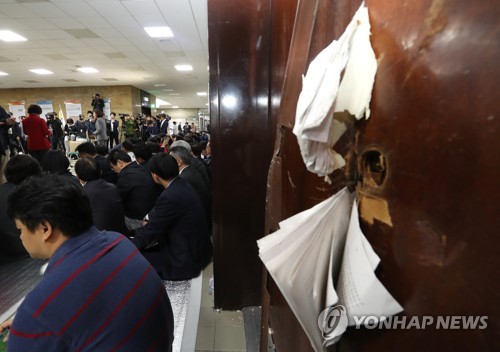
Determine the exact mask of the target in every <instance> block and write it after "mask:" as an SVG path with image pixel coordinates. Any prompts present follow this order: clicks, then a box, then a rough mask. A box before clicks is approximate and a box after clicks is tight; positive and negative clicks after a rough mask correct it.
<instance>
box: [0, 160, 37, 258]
mask: <svg viewBox="0 0 500 352" xmlns="http://www.w3.org/2000/svg"><path fill="white" fill-rule="evenodd" d="M41 173H42V170H41V169H40V164H39V163H38V161H36V159H35V158H33V157H31V156H30V155H24V154H19V155H16V156H14V157H13V158H11V159H10V160H9V161H8V162H7V165H6V167H5V178H6V179H7V183H5V184H3V185H0V243H1V244H2V245H1V246H0V264H3V263H7V262H10V261H14V260H15V259H18V258H19V257H22V256H27V252H26V250H25V249H24V247H23V244H22V243H21V240H20V239H19V234H20V232H19V230H18V229H17V227H16V224H15V222H14V220H12V219H11V218H10V217H9V216H8V215H7V198H8V196H9V194H11V193H12V192H14V190H15V189H16V186H17V185H19V184H20V183H21V182H23V181H24V180H25V179H27V178H28V177H29V176H34V175H40V174H41Z"/></svg>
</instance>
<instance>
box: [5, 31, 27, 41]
mask: <svg viewBox="0 0 500 352" xmlns="http://www.w3.org/2000/svg"><path fill="white" fill-rule="evenodd" d="M0 40H3V41H4V42H25V41H27V40H28V39H26V38H24V37H22V36H20V35H19V34H17V33H14V32H12V31H0Z"/></svg>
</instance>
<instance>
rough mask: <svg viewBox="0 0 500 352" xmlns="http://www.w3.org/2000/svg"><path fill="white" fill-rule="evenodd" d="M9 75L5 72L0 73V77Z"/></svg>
mask: <svg viewBox="0 0 500 352" xmlns="http://www.w3.org/2000/svg"><path fill="white" fill-rule="evenodd" d="M8 75H9V74H8V73H7V72H2V71H0V76H8Z"/></svg>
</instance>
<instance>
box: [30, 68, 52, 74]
mask: <svg viewBox="0 0 500 352" xmlns="http://www.w3.org/2000/svg"><path fill="white" fill-rule="evenodd" d="M30 72H33V73H36V74H38V75H51V74H53V73H54V72H52V71H49V70H46V69H44V68H36V69H34V70H30Z"/></svg>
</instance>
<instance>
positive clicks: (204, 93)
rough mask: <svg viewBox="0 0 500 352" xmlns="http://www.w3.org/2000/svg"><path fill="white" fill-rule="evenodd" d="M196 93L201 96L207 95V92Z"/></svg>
mask: <svg viewBox="0 0 500 352" xmlns="http://www.w3.org/2000/svg"><path fill="white" fill-rule="evenodd" d="M196 95H199V96H200V97H206V96H207V92H198V93H196Z"/></svg>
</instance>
